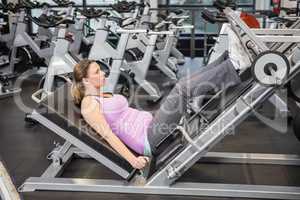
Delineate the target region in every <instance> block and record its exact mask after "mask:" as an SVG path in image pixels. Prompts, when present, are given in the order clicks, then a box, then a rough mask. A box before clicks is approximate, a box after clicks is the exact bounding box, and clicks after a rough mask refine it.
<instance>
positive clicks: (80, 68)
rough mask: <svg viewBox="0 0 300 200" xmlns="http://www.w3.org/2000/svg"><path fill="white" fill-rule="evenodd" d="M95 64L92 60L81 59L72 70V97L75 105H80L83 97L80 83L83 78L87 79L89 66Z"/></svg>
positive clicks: (83, 89)
mask: <svg viewBox="0 0 300 200" xmlns="http://www.w3.org/2000/svg"><path fill="white" fill-rule="evenodd" d="M93 62H95V61H94V60H88V59H83V60H81V61H80V62H79V63H77V64H76V65H75V67H74V70H73V85H72V90H71V93H72V97H73V99H74V102H75V104H77V105H80V104H81V101H82V99H83V97H84V95H85V88H84V84H83V82H82V80H83V78H87V74H88V69H89V67H90V64H92V63H93Z"/></svg>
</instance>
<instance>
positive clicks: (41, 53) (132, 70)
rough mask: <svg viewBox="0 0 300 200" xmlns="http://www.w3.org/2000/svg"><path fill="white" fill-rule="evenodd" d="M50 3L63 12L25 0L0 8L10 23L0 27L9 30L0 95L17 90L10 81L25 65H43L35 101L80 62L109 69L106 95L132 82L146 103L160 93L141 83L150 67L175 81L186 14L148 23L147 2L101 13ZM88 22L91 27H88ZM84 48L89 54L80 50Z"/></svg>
mask: <svg viewBox="0 0 300 200" xmlns="http://www.w3.org/2000/svg"><path fill="white" fill-rule="evenodd" d="M53 2H55V3H56V4H57V6H58V7H60V8H63V9H61V10H60V11H58V10H55V9H52V8H51V6H50V5H49V4H47V3H42V4H41V3H38V2H36V1H30V0H21V1H20V2H19V3H17V4H12V3H9V4H6V5H3V4H1V5H0V10H2V11H3V12H1V17H2V18H5V16H9V17H6V18H9V19H10V22H5V21H4V23H2V24H1V26H2V28H3V27H4V26H7V25H9V26H10V30H9V32H8V33H6V34H5V33H2V34H1V35H0V41H1V43H2V45H3V46H5V47H6V48H2V49H5V51H4V52H2V53H1V61H2V64H3V65H9V73H5V74H1V78H0V81H1V88H2V89H1V94H0V96H1V97H3V96H8V95H11V94H14V93H15V92H19V91H20V89H16V88H12V87H11V81H10V80H11V79H13V78H16V77H18V76H19V74H20V73H23V72H24V71H26V70H28V68H29V67H31V66H35V67H40V66H46V67H47V72H46V74H45V76H44V78H43V79H42V81H41V82H40V84H39V90H38V91H37V92H36V93H35V94H34V95H33V99H34V100H36V101H38V102H40V101H41V100H42V99H43V98H42V97H45V96H47V94H48V93H51V92H53V90H54V89H55V88H56V87H57V84H58V83H59V82H65V81H66V80H67V79H66V74H68V73H71V72H72V71H73V66H74V65H75V64H76V62H77V61H78V60H80V59H82V58H89V59H93V60H97V61H98V62H101V66H103V67H104V68H106V69H109V71H110V75H109V77H108V83H107V88H105V91H107V92H114V91H115V90H116V88H117V85H118V83H119V81H120V77H123V82H124V80H127V82H128V81H134V82H135V83H137V84H138V85H139V86H141V88H143V89H144V90H145V91H146V93H147V94H149V96H150V99H151V100H153V101H157V100H159V99H160V98H161V97H162V94H161V93H160V92H159V90H158V89H157V88H156V87H154V86H153V85H152V84H151V83H150V82H149V81H148V80H147V79H146V76H147V73H148V71H149V67H150V66H151V65H154V66H156V67H157V68H158V69H159V70H160V71H161V72H162V73H163V74H164V75H166V76H167V77H168V78H170V80H171V82H176V81H177V75H176V73H177V71H178V67H179V65H181V64H183V63H184V61H185V58H184V56H183V54H182V53H181V52H180V51H179V50H178V49H177V48H176V45H177V41H178V37H179V34H180V32H181V31H182V30H186V29H192V28H193V26H192V25H188V24H187V25H186V24H185V21H186V19H188V18H189V17H188V16H187V14H186V12H184V11H182V10H174V11H171V12H170V14H169V15H162V14H159V16H158V17H159V20H157V21H156V22H152V21H151V10H150V5H149V3H148V2H143V3H139V4H138V3H136V2H126V1H120V2H118V3H116V4H113V5H111V6H110V8H109V9H106V10H102V9H95V8H87V7H84V8H80V7H78V6H76V5H75V3H74V2H72V1H69V0H54V1H53ZM34 9H41V10H42V14H41V15H40V16H39V17H36V16H32V14H31V13H32V11H33V10H34ZM93 22H94V23H95V25H94V27H93V29H92V28H91V27H90V26H88V24H90V23H93ZM30 23H33V24H35V26H37V33H36V34H34V35H32V34H30V33H29V31H28V27H30ZM91 33H94V34H91ZM87 46H88V47H90V48H89V51H86V48H84V47H87ZM83 49H84V50H83ZM8 52H9V53H8ZM124 77H125V79H124ZM125 82H126V81H125ZM128 86H129V84H123V87H122V88H121V90H122V92H125V91H128V90H126V88H128Z"/></svg>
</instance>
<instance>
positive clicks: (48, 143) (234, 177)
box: [0, 60, 300, 200]
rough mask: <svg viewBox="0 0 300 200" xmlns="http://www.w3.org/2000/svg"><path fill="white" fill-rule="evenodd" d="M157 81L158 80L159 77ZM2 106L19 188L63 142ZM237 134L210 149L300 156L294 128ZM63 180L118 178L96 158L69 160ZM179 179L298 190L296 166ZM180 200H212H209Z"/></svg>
mask: <svg viewBox="0 0 300 200" xmlns="http://www.w3.org/2000/svg"><path fill="white" fill-rule="evenodd" d="M186 66H189V67H190V68H189V69H196V68H197V67H199V63H198V62H197V61H195V60H193V61H189V62H188V63H187V64H186ZM184 69H188V68H184ZM155 77H156V78H157V76H155ZM39 78H40V77H39V76H33V77H31V78H30V79H28V80H26V81H25V82H24V84H23V85H22V89H23V90H22V92H21V99H22V100H23V102H24V104H25V105H26V106H28V107H31V108H34V106H35V103H34V102H32V101H31V94H32V93H33V92H34V91H35V90H36V87H37V84H38V81H39ZM144 106H145V109H147V110H149V109H152V108H153V107H149V106H148V107H147V104H144ZM267 107H268V109H263V110H267V111H266V113H265V114H266V115H267V114H268V113H270V112H271V110H272V109H271V108H270V106H267ZM0 108H1V115H0V127H1V134H0V156H1V158H2V160H3V161H4V162H5V164H6V166H7V168H8V171H9V172H10V174H11V176H12V179H13V180H14V182H15V184H16V187H19V186H20V185H21V184H22V183H23V182H24V180H25V179H26V178H28V177H32V176H33V177H35V176H40V175H41V174H42V173H43V171H44V170H45V169H46V168H47V166H48V165H49V163H50V162H49V161H48V160H47V159H46V156H47V154H48V153H49V152H50V151H51V150H52V149H53V147H54V141H55V142H60V143H61V144H62V143H63V141H62V140H61V139H60V138H59V137H58V136H56V135H55V134H54V133H52V132H51V131H49V130H48V129H46V128H44V127H42V126H41V125H36V126H33V127H29V126H27V125H26V122H24V116H25V113H24V111H22V110H20V109H19V107H18V106H17V105H16V103H15V101H14V99H13V98H6V99H2V100H0ZM154 108H156V106H155V107H154ZM235 133H236V134H234V135H230V136H227V137H226V138H225V139H224V140H223V141H222V142H221V143H219V144H218V145H217V146H216V147H215V148H214V149H213V151H225V152H245V153H275V154H276V153H278V154H298V155H300V142H299V141H297V139H296V137H295V136H294V134H293V131H292V130H289V131H288V133H285V134H282V133H279V132H276V131H275V130H273V129H271V128H270V127H268V126H266V125H264V124H263V123H262V122H260V121H259V120H257V119H256V118H255V117H254V116H251V117H249V119H247V120H246V121H245V122H244V123H242V125H241V126H240V127H238V128H237V129H236V131H235ZM63 177H79V178H92V179H97V178H105V179H120V178H119V177H118V176H117V175H115V174H113V173H112V172H111V171H110V170H108V169H106V168H105V167H103V166H102V165H101V164H99V163H97V162H96V161H94V160H79V159H77V160H74V161H72V162H71V164H70V165H69V167H67V169H66V170H65V172H64V174H63ZM180 180H183V181H191V182H202V183H205V182H207V183H232V184H258V185H286V186H300V167H291V166H269V165H237V164H204V163H203V164H202V163H200V164H198V165H195V166H194V167H192V168H191V169H190V170H189V171H188V172H187V173H186V174H185V175H184V176H183V177H182V178H181V179H180ZM22 196H23V198H24V200H53V199H55V200H65V199H72V200H82V199H89V200H96V199H97V200H99V199H108V198H109V199H141V198H144V199H145V198H146V199H152V200H155V199H170V200H171V199H172V200H175V199H182V198H183V197H182V196H160V195H127V194H110V193H81V192H77V193H74V192H32V193H23V194H22ZM184 198H185V199H195V198H196V199H216V198H207V197H203V198H199V197H184ZM217 199H220V198H217ZM221 199H222V198H221ZM226 199H227V198H226ZM239 199H240V198H239Z"/></svg>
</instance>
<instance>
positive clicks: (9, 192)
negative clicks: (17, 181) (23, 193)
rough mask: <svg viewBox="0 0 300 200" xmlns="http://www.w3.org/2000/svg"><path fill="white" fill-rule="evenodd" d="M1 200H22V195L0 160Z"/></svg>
mask: <svg viewBox="0 0 300 200" xmlns="http://www.w3.org/2000/svg"><path fill="white" fill-rule="evenodd" d="M0 198H1V200H21V197H20V194H19V193H18V191H17V189H16V187H15V186H14V184H13V182H12V180H11V177H10V175H9V173H8V172H7V170H6V168H5V166H4V164H3V163H2V161H1V160H0Z"/></svg>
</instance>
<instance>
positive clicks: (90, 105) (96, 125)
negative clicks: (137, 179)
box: [81, 97, 148, 169]
mask: <svg viewBox="0 0 300 200" xmlns="http://www.w3.org/2000/svg"><path fill="white" fill-rule="evenodd" d="M101 110H102V109H101V105H100V104H99V103H98V102H97V101H96V100H94V99H93V98H92V97H86V98H84V99H83V101H82V103H81V114H82V115H83V117H84V119H85V120H86V122H87V123H88V124H89V125H90V126H91V127H92V128H93V129H94V130H95V131H97V133H98V134H99V135H101V136H102V137H103V138H104V139H105V140H106V141H107V142H108V143H109V144H110V145H111V147H112V148H113V149H114V150H116V151H117V152H118V153H119V154H120V155H121V156H122V157H123V158H125V159H126V160H127V161H128V162H129V163H130V164H131V165H132V166H133V167H134V168H136V169H142V168H144V167H145V166H146V164H147V161H148V159H147V158H146V157H143V156H140V157H136V156H135V155H134V154H133V153H132V152H131V151H130V150H129V149H128V148H127V147H126V145H125V144H124V143H123V142H122V141H121V140H120V139H119V138H118V137H117V136H116V135H115V134H114V133H113V132H112V130H111V128H110V127H109V125H108V123H107V121H106V119H105V118H104V115H103V113H102V111H101Z"/></svg>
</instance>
